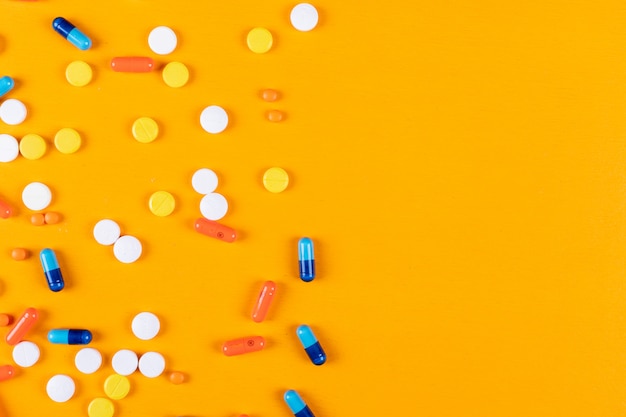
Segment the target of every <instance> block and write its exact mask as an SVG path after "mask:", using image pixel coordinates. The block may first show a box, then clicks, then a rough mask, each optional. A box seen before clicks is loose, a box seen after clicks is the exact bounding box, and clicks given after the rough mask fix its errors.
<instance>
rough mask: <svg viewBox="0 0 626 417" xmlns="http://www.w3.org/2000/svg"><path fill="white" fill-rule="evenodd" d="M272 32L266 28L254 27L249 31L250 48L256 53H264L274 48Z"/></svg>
mask: <svg viewBox="0 0 626 417" xmlns="http://www.w3.org/2000/svg"><path fill="white" fill-rule="evenodd" d="M273 41H274V39H273V37H272V33H271V32H270V31H269V30H267V29H265V28H254V29H252V30H251V31H250V32H248V39H247V42H248V48H250V50H251V51H252V52H254V53H257V54H264V53H265V52H267V51H269V50H270V49H271V48H272V43H273Z"/></svg>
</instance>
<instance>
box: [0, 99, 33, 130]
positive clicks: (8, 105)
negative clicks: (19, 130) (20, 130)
mask: <svg viewBox="0 0 626 417" xmlns="http://www.w3.org/2000/svg"><path fill="white" fill-rule="evenodd" d="M26 114H27V111H26V106H25V105H24V103H22V102H21V101H19V100H16V99H14V98H10V99H8V100H5V101H4V102H3V103H2V104H0V119H1V120H2V121H3V122H4V123H6V124H8V125H19V124H20V123H22V122H23V121H24V120H25V119H26Z"/></svg>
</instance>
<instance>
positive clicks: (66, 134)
mask: <svg viewBox="0 0 626 417" xmlns="http://www.w3.org/2000/svg"><path fill="white" fill-rule="evenodd" d="M81 144H82V139H81V138H80V134H79V133H78V132H77V131H75V130H74V129H72V128H69V127H64V128H63V129H61V130H59V131H58V132H57V134H56V135H55V136H54V146H55V147H56V148H57V150H58V151H59V152H61V153H64V154H70V153H74V152H76V151H77V150H79V149H80V145H81Z"/></svg>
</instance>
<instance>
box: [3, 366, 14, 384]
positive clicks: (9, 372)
mask: <svg viewBox="0 0 626 417" xmlns="http://www.w3.org/2000/svg"><path fill="white" fill-rule="evenodd" d="M14 374H15V370H14V369H13V366H11V365H2V366H0V381H6V380H7V379H11V378H13V375H14Z"/></svg>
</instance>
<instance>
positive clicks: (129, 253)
mask: <svg viewBox="0 0 626 417" xmlns="http://www.w3.org/2000/svg"><path fill="white" fill-rule="evenodd" d="M141 250H142V247H141V242H140V241H139V239H137V238H136V237H135V236H130V235H126V236H122V237H121V238H119V239H117V240H116V241H115V243H114V244H113V255H115V257H116V258H117V260H118V261H120V262H122V263H125V264H132V263H133V262H135V261H136V260H137V259H139V257H140V256H141Z"/></svg>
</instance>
